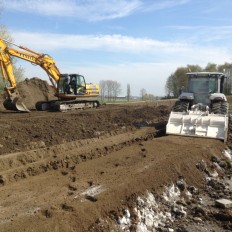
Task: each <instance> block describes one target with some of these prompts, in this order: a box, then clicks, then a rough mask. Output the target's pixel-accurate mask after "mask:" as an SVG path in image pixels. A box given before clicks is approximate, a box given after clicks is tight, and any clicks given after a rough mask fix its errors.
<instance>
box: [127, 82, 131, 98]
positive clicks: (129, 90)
mask: <svg viewBox="0 0 232 232" xmlns="http://www.w3.org/2000/svg"><path fill="white" fill-rule="evenodd" d="M130 98H131V89H130V84H127V101H130Z"/></svg>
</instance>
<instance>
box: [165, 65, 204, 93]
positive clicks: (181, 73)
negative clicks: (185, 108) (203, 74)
mask: <svg viewBox="0 0 232 232" xmlns="http://www.w3.org/2000/svg"><path fill="white" fill-rule="evenodd" d="M199 71H202V68H201V67H200V66H199V65H187V66H186V67H179V68H177V69H176V71H175V72H174V73H172V74H171V75H170V76H169V77H168V78H167V81H166V84H165V92H166V94H167V95H168V96H173V97H178V96H179V93H180V89H181V88H182V87H184V88H186V87H187V82H188V79H187V78H186V73H188V72H199Z"/></svg>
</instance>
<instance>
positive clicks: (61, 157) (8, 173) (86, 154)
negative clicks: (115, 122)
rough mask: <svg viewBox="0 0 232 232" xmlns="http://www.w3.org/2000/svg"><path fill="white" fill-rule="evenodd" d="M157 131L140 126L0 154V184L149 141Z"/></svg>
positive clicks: (73, 165) (70, 165)
mask: <svg viewBox="0 0 232 232" xmlns="http://www.w3.org/2000/svg"><path fill="white" fill-rule="evenodd" d="M157 133H158V131H156V129H155V128H153V127H144V128H141V129H138V130H132V131H125V132H124V133H120V134H116V135H114V136H112V134H108V135H105V136H100V137H99V138H93V139H85V140H77V141H74V142H69V143H65V144H61V145H55V146H52V147H44V148H40V149H35V150H30V151H26V152H18V153H11V154H6V155H2V156H1V157H0V168H1V172H0V185H1V186H3V185H7V184H9V183H11V182H15V181H19V180H22V179H25V178H28V177H32V176H36V175H39V174H41V173H44V172H47V171H49V170H58V169H62V168H72V167H75V165H77V164H79V163H81V162H86V161H88V160H92V159H97V158H99V157H102V156H106V155H107V154H110V153H111V152H114V151H118V150H120V149H122V148H124V147H126V146H131V145H132V144H135V143H139V142H141V141H147V140H151V139H153V138H154V137H156V136H157Z"/></svg>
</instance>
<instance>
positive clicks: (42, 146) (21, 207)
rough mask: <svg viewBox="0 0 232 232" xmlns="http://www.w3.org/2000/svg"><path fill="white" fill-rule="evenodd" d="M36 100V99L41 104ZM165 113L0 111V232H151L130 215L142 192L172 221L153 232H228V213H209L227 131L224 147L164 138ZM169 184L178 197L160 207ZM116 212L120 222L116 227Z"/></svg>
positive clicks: (225, 170)
mask: <svg viewBox="0 0 232 232" xmlns="http://www.w3.org/2000/svg"><path fill="white" fill-rule="evenodd" d="M34 81H35V80H34ZM37 81H39V80H36V82H37ZM29 84H31V83H29ZM30 88H32V87H30ZM43 88H44V87H43ZM48 88H50V87H48ZM46 91H47V90H46ZM49 91H50V90H49ZM43 93H44V92H43V91H42V94H41V92H39V93H37V94H40V96H41V99H38V100H43V99H46V98H47V99H48V96H44V94H43ZM33 97H34V98H35V99H36V97H37V96H36V95H33ZM33 97H32V98H31V99H32V100H30V101H31V106H30V108H31V109H33V101H34V99H33ZM25 99H28V97H27V96H25ZM28 102H29V100H28ZM169 112H170V103H169V102H164V103H162V104H161V103H159V104H158V103H156V102H155V103H149V104H148V103H145V104H140V105H138V104H128V105H106V106H101V107H100V108H98V109H93V110H92V109H91V110H85V111H71V112H66V113H60V112H37V111H31V112H30V113H15V112H10V111H5V110H4V109H3V108H0V155H1V156H0V195H1V198H0V231H41V232H42V231H141V232H142V231H152V230H149V229H147V230H142V229H141V227H140V228H139V227H138V225H139V223H140V222H139V216H138V215H136V213H135V208H137V209H138V208H139V207H141V205H140V206H139V204H140V203H139V201H138V197H140V198H141V197H144V196H145V195H146V194H147V192H149V193H152V194H153V196H154V197H155V198H156V199H157V202H159V203H160V204H161V203H162V204H161V208H162V210H163V211H164V212H168V210H169V206H170V212H171V214H172V218H173V220H169V221H167V220H166V221H165V222H162V223H161V222H160V223H159V225H158V226H157V227H156V230H153V231H171V229H173V231H178V232H181V231H183V232H184V231H216V232H217V231H218V232H219V231H231V230H232V210H231V209H223V208H219V207H216V206H215V200H216V199H219V198H226V199H230V200H232V199H231V198H232V186H231V166H230V165H231V163H230V162H228V160H227V159H226V157H225V155H223V151H224V150H225V149H226V148H227V146H229V147H231V141H232V137H231V134H232V133H231V131H229V141H228V144H224V143H223V142H222V141H219V140H213V139H201V138H192V137H179V136H165V125H166V122H167V120H168V117H169ZM215 172H216V173H217V174H218V176H216V175H214V173H215ZM180 180H181V181H182V182H181V183H182V184H180ZM178 181H179V182H178ZM172 183H173V184H175V186H177V188H179V190H178V191H180V193H181V198H180V199H178V200H177V201H176V202H175V205H171V203H167V202H166V203H165V202H164V199H163V198H162V194H163V192H164V191H165V187H166V186H170V185H171V184H172ZM178 183H179V184H178ZM183 183H184V184H183ZM187 192H190V193H191V195H192V196H191V197H187V195H186V194H187ZM175 207H176V208H178V207H182V209H184V211H185V212H186V215H185V214H184V213H183V214H181V213H179V214H178V210H176V209H175ZM153 208H154V207H153ZM125 209H127V210H128V211H129V212H130V217H129V218H130V222H129V223H121V222H120V219H122V218H123V217H125ZM144 222H145V224H146V222H147V219H145V220H144ZM140 224H141V223H140ZM147 224H149V223H147ZM147 228H149V226H147ZM169 229H170V230H169Z"/></svg>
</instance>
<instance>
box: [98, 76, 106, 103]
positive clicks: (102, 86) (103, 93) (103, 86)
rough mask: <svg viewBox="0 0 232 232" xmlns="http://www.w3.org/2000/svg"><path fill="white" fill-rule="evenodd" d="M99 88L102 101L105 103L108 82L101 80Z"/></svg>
mask: <svg viewBox="0 0 232 232" xmlns="http://www.w3.org/2000/svg"><path fill="white" fill-rule="evenodd" d="M99 87H100V97H101V100H102V101H104V100H105V96H106V81H103V80H101V81H100V83H99Z"/></svg>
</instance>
